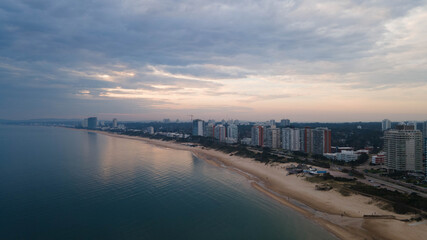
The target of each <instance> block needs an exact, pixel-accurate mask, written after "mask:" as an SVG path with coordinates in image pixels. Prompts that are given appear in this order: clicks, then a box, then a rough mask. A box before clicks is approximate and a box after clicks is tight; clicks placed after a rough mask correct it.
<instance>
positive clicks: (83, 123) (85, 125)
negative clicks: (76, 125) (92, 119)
mask: <svg viewBox="0 0 427 240" xmlns="http://www.w3.org/2000/svg"><path fill="white" fill-rule="evenodd" d="M87 127H88V120H87V118H85V119H83V121H82V128H87Z"/></svg>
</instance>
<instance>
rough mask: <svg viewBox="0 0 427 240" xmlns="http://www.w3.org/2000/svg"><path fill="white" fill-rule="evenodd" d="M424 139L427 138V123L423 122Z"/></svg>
mask: <svg viewBox="0 0 427 240" xmlns="http://www.w3.org/2000/svg"><path fill="white" fill-rule="evenodd" d="M422 125H423V138H427V121H424V122H423V124H422Z"/></svg>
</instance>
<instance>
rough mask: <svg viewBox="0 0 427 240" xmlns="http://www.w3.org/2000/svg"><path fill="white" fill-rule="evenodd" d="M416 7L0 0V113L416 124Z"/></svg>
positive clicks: (424, 62) (425, 41) (423, 106)
mask: <svg viewBox="0 0 427 240" xmlns="http://www.w3.org/2000/svg"><path fill="white" fill-rule="evenodd" d="M426 23H427V0H411V1H407V0H384V1H381V0H377V1H372V0H369V1H363V0H337V1H327V0H325V1H315V0H313V1H292V0H289V1H286V0H283V1H275V0H254V1H252V0H233V1H225V0H224V1H214V0H209V1H207V0H206V1H204V0H182V1H176V0H121V1H119V0H84V1H79V0H74V1H69V0H67V1H66V0H54V1H48V0H2V1H0V118H2V119H35V118H84V117H88V116H98V117H99V118H100V119H111V118H118V119H119V120H160V119H163V118H170V119H173V120H175V119H180V120H181V121H188V120H190V118H191V117H190V115H193V116H194V118H201V119H206V120H207V119H217V120H221V119H241V120H256V121H264V120H269V119H276V120H280V119H282V118H289V119H291V121H300V122H344V121H381V120H382V119H384V118H389V119H391V120H394V121H403V120H427V24H426Z"/></svg>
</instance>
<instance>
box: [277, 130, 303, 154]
mask: <svg viewBox="0 0 427 240" xmlns="http://www.w3.org/2000/svg"><path fill="white" fill-rule="evenodd" d="M300 133H301V130H300V129H298V128H283V129H282V148H283V149H285V150H288V151H300V150H301V144H300V143H301V138H300Z"/></svg>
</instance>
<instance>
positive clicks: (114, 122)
mask: <svg viewBox="0 0 427 240" xmlns="http://www.w3.org/2000/svg"><path fill="white" fill-rule="evenodd" d="M112 127H113V128H117V118H114V119H113V125H112Z"/></svg>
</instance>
